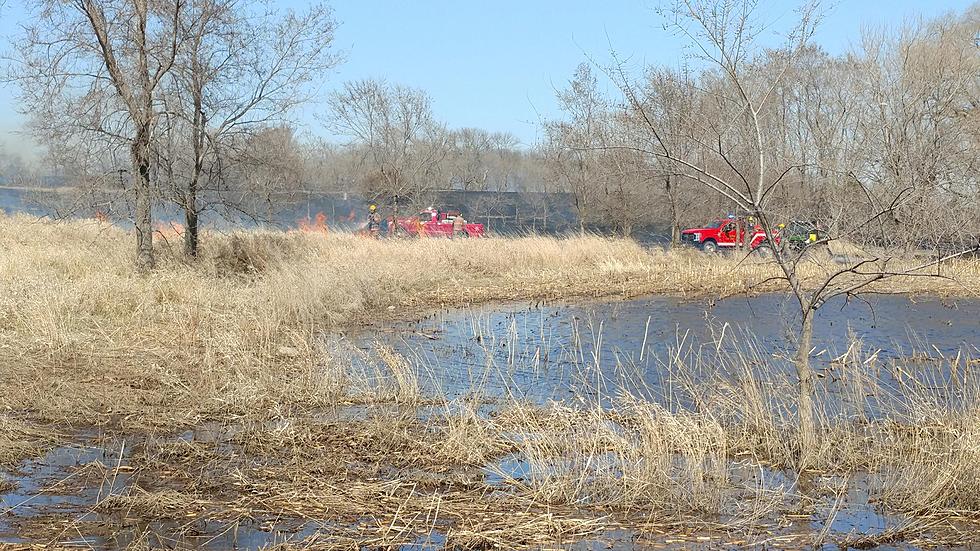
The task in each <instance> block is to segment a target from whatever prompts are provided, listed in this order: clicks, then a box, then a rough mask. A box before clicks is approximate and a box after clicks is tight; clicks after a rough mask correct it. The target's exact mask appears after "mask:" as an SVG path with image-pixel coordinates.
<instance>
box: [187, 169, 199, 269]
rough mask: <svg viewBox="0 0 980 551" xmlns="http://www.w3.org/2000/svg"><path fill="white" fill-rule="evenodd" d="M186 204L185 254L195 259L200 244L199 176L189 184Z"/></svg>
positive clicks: (193, 178)
mask: <svg viewBox="0 0 980 551" xmlns="http://www.w3.org/2000/svg"><path fill="white" fill-rule="evenodd" d="M184 202H185V204H184V254H185V255H187V256H189V257H191V258H194V257H196V256H197V244H198V238H197V235H198V217H197V174H195V175H194V177H192V178H191V181H190V183H189V184H187V197H185V199H184Z"/></svg>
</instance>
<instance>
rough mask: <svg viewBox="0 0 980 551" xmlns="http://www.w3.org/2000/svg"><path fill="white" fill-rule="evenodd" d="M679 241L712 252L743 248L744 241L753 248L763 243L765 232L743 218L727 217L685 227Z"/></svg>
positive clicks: (760, 227)
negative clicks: (694, 226) (693, 226)
mask: <svg viewBox="0 0 980 551" xmlns="http://www.w3.org/2000/svg"><path fill="white" fill-rule="evenodd" d="M681 241H682V242H683V243H686V244H688V245H692V246H695V247H698V248H700V249H701V250H703V251H705V252H712V253H713V252H718V251H719V250H721V249H739V248H743V247H744V246H745V243H748V247H749V248H750V249H753V250H754V249H757V248H758V247H759V246H761V245H762V244H763V243H765V241H766V232H765V231H764V230H763V229H762V226H760V225H758V224H755V223H750V222H748V221H747V220H746V219H744V218H736V217H729V218H720V219H718V220H715V221H714V222H711V223H709V224H705V225H704V226H703V227H700V228H689V229H686V230H684V231H682V232H681Z"/></svg>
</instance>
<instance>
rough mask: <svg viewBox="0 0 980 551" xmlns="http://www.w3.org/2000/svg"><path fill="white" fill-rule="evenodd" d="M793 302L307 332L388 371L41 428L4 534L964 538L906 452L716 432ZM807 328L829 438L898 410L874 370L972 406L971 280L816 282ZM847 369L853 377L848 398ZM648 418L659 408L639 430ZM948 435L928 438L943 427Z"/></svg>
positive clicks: (484, 313) (769, 350) (470, 542)
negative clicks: (803, 465)
mask: <svg viewBox="0 0 980 551" xmlns="http://www.w3.org/2000/svg"><path fill="white" fill-rule="evenodd" d="M789 300H790V299H789V298H788V297H786V296H784V295H776V294H773V295H763V296H758V297H752V298H744V297H743V298H731V299H725V300H719V301H687V300H681V299H675V298H664V297H653V298H644V299H639V300H632V301H601V302H600V301H596V302H588V303H579V304H536V305H528V304H510V305H506V306H496V307H481V308H473V309H464V310H441V311H438V312H434V313H433V314H432V315H431V316H429V317H426V318H424V319H420V320H416V321H402V322H397V323H380V322H379V323H377V324H376V325H374V326H369V327H366V328H361V329H358V330H352V331H347V332H344V333H338V334H331V335H327V336H324V338H323V341H324V343H325V346H326V347H327V349H328V350H329V351H330V357H332V358H337V359H340V361H343V362H345V363H347V364H349V365H350V366H353V367H351V368H350V369H349V370H348V372H347V375H346V376H348V377H353V378H361V379H363V380H365V381H368V380H370V379H372V378H378V379H379V380H380V379H382V378H383V379H384V382H370V384H376V385H378V388H382V386H383V388H384V389H385V394H383V396H385V398H384V399H379V400H378V401H376V402H365V403H350V402H348V403H339V404H337V405H336V406H335V407H331V408H325V409H324V408H320V409H307V410H290V409H285V410H283V409H280V408H278V407H277V406H276V405H275V404H270V405H269V411H268V413H267V414H266V415H265V416H264V418H263V419H260V420H256V419H247V420H236V419H228V420H227V421H225V422H209V423H208V424H207V425H204V426H199V427H189V428H188V429H187V430H183V431H180V432H177V433H160V434H147V433H132V432H129V431H126V430H125V429H122V428H115V427H112V426H104V427H100V428H98V429H84V430H75V431H74V432H70V433H67V434H60V435H59V436H58V438H57V441H58V442H60V444H58V445H55V446H53V447H52V448H51V449H50V450H49V451H48V452H46V453H45V454H44V455H43V456H42V457H40V458H37V459H33V460H28V461H24V462H22V463H20V464H18V465H16V466H14V467H13V468H11V469H9V470H8V471H7V472H6V474H4V475H2V478H0V542H5V543H11V544H25V545H26V544H28V543H39V542H40V543H51V544H59V545H63V546H69V547H95V548H103V547H110V548H118V547H145V546H150V547H170V548H208V549H227V548H243V549H258V548H271V547H277V546H285V547H292V546H295V547H297V548H300V547H302V548H322V549H335V548H336V549H340V548H352V547H362V548H363V547H398V548H406V549H407V548H436V547H442V546H455V547H461V548H487V547H505V548H523V547H573V548H581V549H600V548H603V549H604V548H613V549H627V548H630V549H632V548H637V547H639V548H667V549H682V548H690V547H701V548H719V547H720V548H736V547H741V546H745V545H755V546H760V547H768V548H796V547H801V546H811V545H815V544H816V545H817V546H818V547H820V546H823V545H824V544H826V545H829V546H830V547H829V548H836V547H835V546H838V545H841V546H844V547H848V546H850V547H854V548H872V547H878V546H881V548H886V549H887V548H894V549H918V548H928V547H930V546H931V543H930V542H933V541H935V542H940V544H943V545H946V546H951V547H960V548H964V549H967V548H976V547H971V545H974V544H976V543H977V539H976V538H975V537H973V536H971V535H970V534H976V532H975V526H976V525H974V524H971V522H972V521H973V520H974V519H972V518H970V516H969V515H964V516H963V518H961V519H954V520H950V518H949V516H948V515H947V516H946V517H943V520H941V521H937V520H934V519H933V517H926V516H923V515H921V514H918V513H916V512H915V511H916V507H920V506H922V502H920V501H917V500H916V499H915V498H914V496H915V495H916V492H926V489H924V488H917V487H914V486H911V485H910V483H909V482H908V481H904V482H903V481H900V480H899V479H901V478H902V477H907V476H908V475H909V474H910V473H913V472H915V473H917V474H918V475H919V476H920V477H921V478H922V480H923V484H926V483H931V482H932V479H931V478H930V477H932V476H933V475H934V473H932V472H931V471H929V469H928V468H927V467H926V465H925V464H924V463H923V464H920V463H913V464H911V465H905V464H903V463H901V461H899V460H894V463H893V464H891V463H889V460H886V459H883V460H881V461H882V462H881V463H880V464H878V463H868V462H867V461H866V459H864V458H858V457H857V456H855V457H854V458H851V457H848V458H846V459H839V458H837V457H836V452H835V450H834V449H832V448H827V449H825V450H824V451H822V452H821V454H822V455H821V456H820V459H819V460H818V462H819V464H815V465H812V466H811V467H812V472H806V473H803V474H798V473H797V472H795V471H794V470H793V469H792V468H791V467H790V465H789V463H791V462H792V459H790V457H791V455H792V453H791V452H790V451H785V450H783V451H780V449H777V448H778V447H779V442H778V440H779V438H780V436H779V435H778V434H776V433H775V432H773V431H770V432H765V431H761V432H758V433H752V434H748V435H747V436H732V435H728V434H727V433H725V432H724V431H727V430H729V429H727V428H726V427H727V426H728V424H730V423H743V422H745V419H744V411H742V410H738V407H739V406H737V405H724V404H725V403H726V400H727V401H738V400H739V399H740V396H743V394H741V393H743V392H744V393H745V394H744V396H745V397H746V398H747V399H754V398H753V397H752V396H751V394H752V390H751V388H756V387H758V389H761V390H759V392H761V393H763V394H765V398H763V399H762V402H760V403H762V404H764V405H763V406H762V407H764V408H768V407H771V412H769V413H767V414H766V415H768V417H766V419H768V421H767V422H769V423H773V424H779V423H784V422H785V423H788V424H790V425H791V424H792V423H791V417H792V413H793V406H792V402H791V401H787V400H786V399H785V396H787V395H790V396H791V395H792V394H793V374H792V370H791V367H790V365H789V363H788V361H787V360H786V358H787V357H788V355H789V354H791V352H792V349H793V342H794V334H793V333H794V326H793V304H792V303H791V302H789ZM816 327H817V329H816V335H815V339H814V342H815V349H814V356H815V358H816V362H817V363H816V367H817V369H818V371H819V372H820V374H821V381H822V383H821V385H822V386H821V389H822V394H821V396H822V398H823V404H822V407H823V411H824V415H825V416H826V417H825V420H826V422H827V423H828V425H827V435H828V436H827V438H828V441H831V440H830V439H831V438H838V436H834V435H835V434H837V432H835V431H841V430H844V429H842V428H841V427H844V426H845V424H846V425H847V426H850V424H851V423H854V422H856V421H855V420H857V419H858V418H860V419H861V421H860V423H858V425H856V426H857V428H848V429H846V430H847V431H851V432H849V433H848V434H849V435H850V436H847V437H846V438H844V437H839V438H840V440H839V441H838V442H837V444H833V445H837V446H841V447H849V446H850V447H854V448H855V450H856V449H857V448H860V447H861V446H862V445H863V444H860V443H859V442H860V441H861V439H862V438H878V436H874V435H876V434H877V433H874V431H878V430H883V431H890V430H892V429H887V428H880V427H879V426H878V425H877V424H876V423H878V421H881V422H882V423H886V422H887V423H897V422H899V421H900V420H903V419H905V418H906V414H907V413H909V412H908V411H906V410H905V409H902V407H904V406H901V405H900V404H899V401H896V400H893V399H890V398H887V397H882V396H877V394H876V393H880V394H882V395H883V396H888V395H892V394H894V393H891V392H883V393H882V392H880V389H885V390H886V391H889V390H894V389H897V388H899V385H902V388H913V387H910V386H909V385H912V384H914V385H918V386H914V388H915V389H917V391H920V392H922V393H923V394H922V395H923V396H926V394H928V396H927V398H928V399H930V400H933V401H932V402H929V403H931V404H933V406H934V407H936V408H939V409H941V410H942V411H943V412H945V413H943V415H946V414H951V413H955V412H962V411H968V410H974V411H975V410H976V404H977V403H978V402H977V401H976V398H977V395H976V394H975V393H974V392H973V390H975V388H977V387H976V385H974V384H973V382H972V381H973V380H974V379H973V376H972V372H973V371H975V370H977V369H980V365H978V363H977V360H976V359H975V358H980V351H978V348H977V345H978V342H977V337H976V336H977V335H980V301H976V300H957V301H946V300H940V299H934V298H922V299H910V298H907V297H904V296H877V297H870V298H869V300H868V301H867V302H851V303H846V304H845V303H843V302H841V303H836V304H833V303H832V304H828V305H827V306H826V307H825V308H824V309H823V310H822V311H821V313H820V317H819V318H818V323H817V326H816ZM738 369H742V370H743V371H742V372H738ZM864 370H866V372H863V371H864ZM872 372H873V373H872ZM743 378H747V379H749V380H750V381H755V382H754V383H753V384H755V385H756V386H754V387H751V388H750V387H749V386H744V385H742V379H743ZM855 381H859V383H857V384H856V383H855ZM740 385H742V386H740ZM862 385H863V386H862ZM876 385H877V386H876ZM855 388H860V389H867V391H868V395H867V396H868V397H867V399H866V397H859V398H857V399H856V401H855V400H854V390H855ZM872 389H879V390H872ZM861 391H862V392H863V391H864V390H861ZM378 395H379V396H381V395H382V394H381V393H379V394H378ZM872 395H875V396H876V397H875V398H871V396H872ZM719 404H722V405H721V406H719ZM726 408H727V409H726ZM668 410H669V412H670V413H669V414H668V413H666V412H667V411H668ZM730 410H731V411H736V413H735V414H733V416H732V417H731V418H730V419H726V418H725V416H726V415H728V414H727V413H725V412H728V411H730ZM706 412H707V414H706ZM739 412H741V413H739ZM869 414H870V415H869ZM876 415H877V416H880V419H878V418H877V417H876ZM937 415H938V414H937ZM661 418H662V419H664V420H665V421H664V422H665V423H666V424H660V420H661ZM936 418H937V419H938V418H939V417H936ZM650 420H656V424H655V426H653V427H652V428H650V427H648V428H647V429H644V428H642V426H643V423H646V422H648V421H650ZM922 422H923V423H924V425H923V426H927V425H929V423H931V422H932V421H922ZM678 423H679V425H678ZM675 425H676V426H675ZM881 426H885V425H881ZM876 427H877V428H876ZM903 430H904V429H903ZM957 430H958V429H957ZM645 431H646V432H645ZM649 431H652V432H649ZM715 431H722V432H715ZM862 431H863V432H862ZM954 432H955V431H954ZM852 433H853V434H852ZM862 434H865V436H861V435H862ZM888 434H890V435H891V436H889V437H888V438H886V439H885V440H888V441H887V442H886V443H885V444H880V445H881V446H882V447H881V449H878V448H875V447H874V446H871V448H869V449H870V450H872V451H874V453H876V454H879V455H881V453H882V452H881V450H886V449H887V450H889V451H888V453H895V454H898V453H900V449H901V445H899V444H898V443H897V440H898V437H897V436H896V434H897V433H892V432H889V433H888ZM868 435H872V436H868ZM650 438H653V440H650ZM889 438H890V439H891V440H889ZM959 438H960V436H957V435H952V436H950V437H949V438H946V437H942V438H936V440H935V442H932V441H930V442H931V443H929V444H928V446H932V447H933V448H935V449H942V447H943V446H949V447H950V449H954V448H956V447H957V446H959V445H960V444H959V442H961V440H959ZM969 438H972V436H970V437H969ZM760 439H762V440H765V439H770V440H769V441H767V442H761V443H760V441H759V440H760ZM723 440H724V442H723ZM750 440H751V442H750ZM851 440H853V442H852V441H851ZM661 442H662V443H665V444H664V446H666V447H665V448H664V449H660V448H659V447H657V446H660V444H658V443H661ZM855 442H857V443H855ZM670 443H673V444H670ZM877 445H879V444H875V446H877ZM903 445H904V444H903ZM916 445H920V444H916ZM921 445H926V444H921ZM650 446H654V447H657V448H656V449H657V450H659V451H657V452H656V453H659V454H661V455H659V456H657V457H659V459H658V461H666V463H663V464H661V466H660V467H656V469H655V471H649V466H645V467H643V468H642V469H640V470H637V469H638V466H640V465H643V464H645V462H648V461H653V459H652V458H651V454H653V453H654V448H651V447H650ZM675 446H676V447H675ZM763 449H765V450H766V451H761V450H763ZM929 449H932V448H929ZM865 452H866V453H870V451H869V450H865ZM854 453H856V454H857V453H862V452H860V451H854ZM930 453H931V452H930ZM970 453H973V452H972V451H971V452H970ZM787 454H788V455H787ZM862 457H863V456H862ZM970 457H972V456H970ZM960 459H962V458H960V457H959V456H957V460H960ZM917 461H919V460H917ZM944 464H946V465H956V464H957V463H956V462H954V461H953V460H952V459H947V460H945V463H944ZM842 465H846V469H845V468H844V467H842ZM660 469H662V471H660ZM658 473H659V474H658ZM965 474H966V475H967V476H972V474H971V473H965ZM640 480H643V481H645V482H643V483H642V484H640V483H639V481H640ZM628 484H629V485H632V484H637V485H638V486H637V487H636V488H632V487H631V488H626V486H627V485H628ZM960 491H969V490H968V489H964V488H960ZM957 495H958V494H957ZM910 496H913V497H910ZM956 499H957V500H960V499H962V498H959V497H957V498H956ZM943 506H944V507H946V506H949V507H962V508H965V509H967V510H968V509H969V507H972V505H968V504H964V503H962V502H961V501H956V502H955V503H953V502H951V503H949V504H944V505H943ZM504 511H506V513H503V512H504ZM684 519H687V520H684ZM691 519H694V520H691ZM934 538H935V539H934Z"/></svg>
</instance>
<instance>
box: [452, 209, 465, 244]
mask: <svg viewBox="0 0 980 551" xmlns="http://www.w3.org/2000/svg"><path fill="white" fill-rule="evenodd" d="M465 232H466V220H463V213H458V214H456V216H454V217H453V237H454V238H456V237H462V236H463V234H464V233H465Z"/></svg>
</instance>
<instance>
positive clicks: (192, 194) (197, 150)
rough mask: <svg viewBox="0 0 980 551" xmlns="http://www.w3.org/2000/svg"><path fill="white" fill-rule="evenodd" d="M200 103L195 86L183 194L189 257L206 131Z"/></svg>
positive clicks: (194, 244) (192, 254) (194, 241)
mask: <svg viewBox="0 0 980 551" xmlns="http://www.w3.org/2000/svg"><path fill="white" fill-rule="evenodd" d="M195 68H196V66H195ZM195 78H196V76H195ZM202 104H203V100H202V93H201V89H200V87H197V86H195V88H194V121H193V129H192V134H193V135H192V139H193V141H194V169H193V172H192V173H191V179H190V182H188V183H187V190H186V193H185V194H184V222H185V224H184V226H185V227H184V254H185V255H187V256H188V257H191V258H195V257H197V246H198V222H199V221H198V211H197V188H198V185H199V184H200V181H201V173H202V172H203V170H204V146H205V143H204V140H205V132H206V131H207V128H206V124H207V121H206V119H205V118H204V111H203V107H202Z"/></svg>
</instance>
